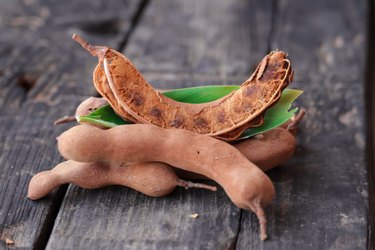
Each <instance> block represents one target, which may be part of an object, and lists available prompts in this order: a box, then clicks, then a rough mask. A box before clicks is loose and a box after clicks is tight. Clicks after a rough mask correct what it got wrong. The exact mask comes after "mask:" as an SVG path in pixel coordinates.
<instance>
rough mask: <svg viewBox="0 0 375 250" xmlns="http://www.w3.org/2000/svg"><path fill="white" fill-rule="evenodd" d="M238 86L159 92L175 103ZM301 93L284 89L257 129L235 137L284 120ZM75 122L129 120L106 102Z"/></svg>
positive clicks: (206, 99)
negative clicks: (124, 118)
mask: <svg viewBox="0 0 375 250" xmlns="http://www.w3.org/2000/svg"><path fill="white" fill-rule="evenodd" d="M238 88H239V86H236V85H217V86H216V85H214V86H201V87H192V88H183V89H175V90H171V91H166V92H163V94H164V95H166V96H167V97H169V98H171V99H174V100H176V101H179V102H186V103H204V102H211V101H214V100H216V99H218V98H221V97H223V96H225V95H228V94H229V93H231V92H233V91H234V90H237V89H238ZM302 93H303V91H301V90H295V89H285V90H284V91H283V92H282V94H281V98H280V100H279V101H278V102H277V103H276V104H275V105H274V106H273V107H271V108H269V109H268V110H267V111H266V114H265V116H264V123H263V125H262V126H260V127H257V128H250V129H247V130H246V131H245V132H244V133H243V134H242V135H241V136H240V138H238V140H242V139H246V138H249V137H251V136H254V135H256V134H260V133H263V132H266V131H268V130H270V129H273V128H275V127H278V126H280V125H282V124H283V123H285V122H286V121H288V120H289V119H290V118H291V117H292V116H293V115H294V114H295V113H296V112H297V110H298V108H294V109H292V110H289V109H290V107H291V104H292V103H293V102H294V100H295V99H297V97H298V96H300V95H301V94H302ZM77 121H78V122H86V123H91V124H94V125H100V126H103V127H106V128H112V127H115V126H118V125H124V124H130V123H131V122H128V121H124V120H123V119H122V118H120V117H119V116H118V115H117V114H116V113H115V112H114V110H113V109H112V108H111V106H109V105H105V106H103V107H101V108H99V109H97V110H96V111H94V112H92V113H90V114H89V115H87V116H79V117H77Z"/></svg>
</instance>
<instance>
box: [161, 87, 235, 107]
mask: <svg viewBox="0 0 375 250" xmlns="http://www.w3.org/2000/svg"><path fill="white" fill-rule="evenodd" d="M239 88H240V86H237V85H211V86H200V87H191V88H183V89H175V90H171V91H165V92H163V95H165V96H167V97H169V98H171V99H173V100H175V101H178V102H186V103H204V102H212V101H215V100H217V99H219V98H221V97H223V96H226V95H228V94H230V93H231V92H233V91H235V90H237V89H239Z"/></svg>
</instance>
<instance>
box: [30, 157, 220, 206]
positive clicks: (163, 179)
mask: <svg viewBox="0 0 375 250" xmlns="http://www.w3.org/2000/svg"><path fill="white" fill-rule="evenodd" d="M118 165H121V164H111V165H110V164H104V163H96V162H87V163H86V162H75V161H71V160H69V161H65V162H62V163H60V164H58V165H57V166H56V167H55V168H53V169H52V170H47V171H43V172H40V173H38V174H36V175H35V176H33V178H32V179H31V181H30V183H29V189H28V194H27V197H28V198H30V199H31V200H37V199H40V198H42V197H44V196H46V195H47V194H48V193H50V192H52V191H53V190H54V189H55V188H57V187H58V186H60V185H62V184H67V183H72V184H74V185H77V186H79V187H82V188H86V189H96V188H101V187H105V186H110V185H122V186H126V187H130V188H132V189H134V190H137V191H139V192H142V193H144V194H146V195H149V196H153V197H159V196H164V195H167V194H169V193H171V192H172V191H173V190H174V189H175V188H176V186H180V187H184V188H205V189H209V190H211V191H216V187H214V186H209V185H206V184H201V183H193V182H189V181H185V180H182V179H179V178H178V177H177V175H176V174H175V172H174V171H173V169H172V168H171V167H170V166H168V165H167V164H165V163H161V162H147V163H145V162H143V163H133V164H130V165H127V166H125V167H119V166H118Z"/></svg>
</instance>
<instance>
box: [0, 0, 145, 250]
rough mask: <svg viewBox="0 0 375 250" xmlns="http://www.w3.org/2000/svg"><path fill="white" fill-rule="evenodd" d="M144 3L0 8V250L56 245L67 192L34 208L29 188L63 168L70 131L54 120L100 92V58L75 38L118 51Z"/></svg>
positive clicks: (26, 3)
mask: <svg viewBox="0 0 375 250" xmlns="http://www.w3.org/2000/svg"><path fill="white" fill-rule="evenodd" d="M139 4H140V2H139V1H132V2H131V4H130V3H129V2H126V1H90V3H88V2H87V1H74V3H73V2H72V4H70V5H68V4H66V3H64V1H61V2H58V1H57V2H56V1H53V2H52V1H41V0H40V1H5V2H1V3H0V17H1V18H0V30H1V36H0V65H1V66H0V86H1V90H0V97H1V98H0V105H1V109H0V131H1V133H0V152H1V153H0V164H1V167H0V183H1V184H0V239H1V241H0V248H5V247H6V245H5V240H6V239H11V240H13V241H14V242H15V244H14V246H15V247H16V248H25V249H31V248H36V249H40V248H43V247H44V246H45V245H46V243H47V240H48V239H49V234H50V231H51V229H52V226H53V222H54V220H55V217H56V214H57V210H58V208H59V204H60V203H61V200H62V195H63V193H64V192H63V190H60V192H59V193H54V194H52V195H50V196H48V197H47V198H45V199H42V200H40V201H38V202H33V201H30V200H28V199H26V192H27V186H28V182H29V180H30V178H31V177H32V176H33V175H34V174H36V173H37V172H39V171H42V170H46V169H50V168H51V167H52V166H54V165H55V164H57V163H58V162H59V161H61V157H60V156H59V154H58V152H57V150H56V146H55V140H54V138H55V137H56V136H57V135H58V134H59V133H61V132H62V131H63V130H64V129H66V128H67V127H66V126H62V127H54V126H53V121H54V120H55V119H57V118H59V117H60V116H62V115H66V114H71V113H72V112H73V111H74V109H75V107H74V106H76V105H77V104H78V103H79V102H80V101H81V100H82V99H83V98H84V97H85V96H88V95H94V94H95V93H96V92H95V91H94V89H93V87H92V84H91V76H90V72H92V69H93V67H94V63H95V59H93V58H91V57H90V56H89V55H87V53H85V52H84V51H81V50H76V48H77V45H76V44H74V43H73V42H72V41H71V40H70V37H71V35H72V33H73V32H85V34H86V36H87V37H88V38H90V40H91V39H92V40H96V41H97V42H103V43H110V44H112V45H113V46H116V45H117V44H119V43H120V42H121V41H122V40H123V39H124V38H125V33H126V31H128V30H129V28H130V27H131V25H132V19H133V18H134V17H135V15H136V13H137V11H138V9H139ZM99 12H100V13H101V14H102V15H101V16H100V17H98V13H99ZM120 14H121V15H120ZM108 22H113V23H117V27H116V30H113V32H111V33H107V31H106V29H105V28H103V27H101V26H103V25H105V23H108ZM97 27H99V28H97ZM77 69H79V70H77Z"/></svg>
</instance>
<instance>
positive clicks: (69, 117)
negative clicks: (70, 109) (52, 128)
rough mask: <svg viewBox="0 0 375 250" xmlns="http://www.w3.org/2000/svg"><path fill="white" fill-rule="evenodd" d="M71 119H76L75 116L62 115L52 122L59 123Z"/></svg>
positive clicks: (71, 120) (70, 120)
mask: <svg viewBox="0 0 375 250" xmlns="http://www.w3.org/2000/svg"><path fill="white" fill-rule="evenodd" d="M73 121H76V117H75V116H64V117H61V118H59V119H57V120H56V121H54V122H53V124H54V125H59V124H63V123H67V122H73Z"/></svg>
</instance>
